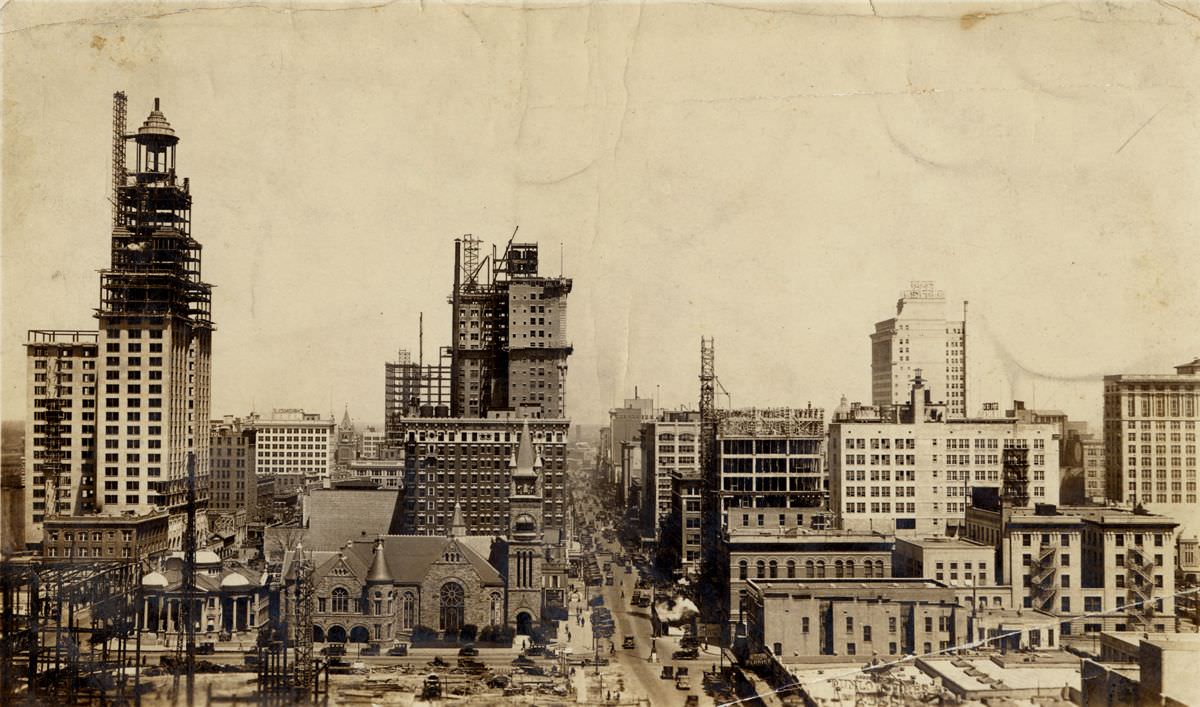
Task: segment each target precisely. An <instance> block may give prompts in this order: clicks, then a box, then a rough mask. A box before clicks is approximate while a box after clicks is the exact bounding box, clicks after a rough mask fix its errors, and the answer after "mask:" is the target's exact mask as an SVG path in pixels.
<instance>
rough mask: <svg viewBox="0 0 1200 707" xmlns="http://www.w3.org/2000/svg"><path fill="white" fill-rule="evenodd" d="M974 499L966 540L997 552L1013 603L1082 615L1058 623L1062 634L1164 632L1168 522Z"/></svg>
mask: <svg viewBox="0 0 1200 707" xmlns="http://www.w3.org/2000/svg"><path fill="white" fill-rule="evenodd" d="M980 498H981V497H977V498H976V502H977V503H976V505H974V506H972V507H971V509H970V510H969V511H968V514H967V528H966V531H965V535H966V537H967V538H969V539H973V540H978V541H982V542H993V543H995V544H996V545H997V546H998V547H999V548H1000V553H999V555H1000V573H1001V577H1000V579H1001V581H1002V582H1003V583H1005V584H1008V585H1010V586H1011V587H1012V590H1013V600H1014V602H1015V603H1016V605H1017V606H1019V607H1025V608H1033V609H1038V610H1040V611H1045V612H1048V613H1051V614H1054V615H1055V616H1059V617H1063V618H1066V619H1074V618H1077V617H1080V616H1082V617H1083V618H1082V619H1081V620H1078V621H1064V622H1063V625H1062V634H1063V635H1069V634H1072V633H1076V634H1077V633H1082V632H1088V633H1096V632H1099V631H1101V630H1114V629H1115V630H1118V631H1124V630H1139V631H1163V630H1166V629H1168V628H1170V627H1171V625H1172V622H1173V619H1172V618H1170V617H1171V616H1172V615H1173V614H1174V611H1175V603H1174V602H1175V600H1174V591H1175V528H1176V525H1177V524H1176V523H1175V522H1174V521H1173V520H1171V519H1169V518H1165V517H1163V516H1158V515H1153V514H1150V513H1145V512H1134V511H1130V510H1128V509H1121V508H1094V507H1090V506H1082V507H1055V506H1051V505H1047V504H1043V505H1039V506H1038V507H1037V508H1035V509H1033V510H1032V511H1030V510H1028V509H1012V510H1008V509H1003V508H1001V506H1000V505H999V504H996V503H990V502H989V503H983V502H980ZM1102 613H1103V615H1102V616H1101V615H1100V614H1102Z"/></svg>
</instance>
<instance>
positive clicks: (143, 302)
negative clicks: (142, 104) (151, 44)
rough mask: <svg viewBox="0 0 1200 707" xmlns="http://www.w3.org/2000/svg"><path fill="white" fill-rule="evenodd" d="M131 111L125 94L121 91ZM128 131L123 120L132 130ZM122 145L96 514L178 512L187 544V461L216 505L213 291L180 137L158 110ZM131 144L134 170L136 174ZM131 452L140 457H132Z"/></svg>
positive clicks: (109, 274) (105, 284)
mask: <svg viewBox="0 0 1200 707" xmlns="http://www.w3.org/2000/svg"><path fill="white" fill-rule="evenodd" d="M117 99H118V103H119V105H120V106H121V107H122V108H121V109H122V111H123V106H124V94H118V96H117ZM122 123H123V121H122ZM117 132H118V134H116V135H115V136H114V167H113V169H114V176H113V191H114V193H113V224H112V239H111V256H112V264H111V266H110V267H109V268H107V269H105V270H101V271H100V304H99V306H98V307H97V308H96V319H97V320H98V321H99V329H100V331H99V336H98V343H99V350H100V354H99V355H98V357H97V366H96V368H97V380H99V381H103V385H104V391H105V393H106V394H104V395H98V396H97V398H98V400H97V405H96V419H97V420H109V421H114V420H117V421H119V424H117V423H114V422H110V426H109V428H110V429H111V430H112V431H111V432H110V433H109V434H108V436H106V437H105V441H104V444H105V448H109V449H119V450H120V452H115V453H113V452H110V453H105V454H103V455H101V454H97V466H101V467H102V470H100V469H98V476H99V477H100V478H101V479H103V482H104V485H103V488H102V489H99V490H98V491H97V506H98V507H99V508H101V509H103V510H105V511H106V512H112V511H119V512H128V511H133V512H137V513H144V512H148V511H151V510H153V509H154V508H155V507H156V506H166V507H167V508H168V509H170V510H171V511H172V523H171V529H170V531H169V534H170V540H171V543H172V545H173V546H175V547H178V546H179V544H180V533H181V532H182V524H181V523H180V522H178V520H177V519H178V518H181V517H182V515H181V512H182V509H183V508H184V507H185V506H186V503H187V485H188V481H187V479H188V472H187V458H188V454H189V453H193V454H194V455H195V478H196V485H195V486H196V496H197V500H198V502H199V504H200V507H201V509H203V507H204V505H205V504H206V503H207V496H208V476H209V459H208V448H209V444H208V441H209V432H210V429H209V427H210V420H211V416H210V414H209V390H210V360H211V351H212V330H213V324H212V319H211V316H210V302H211V289H212V288H211V286H210V285H209V284H207V283H205V282H204V281H203V280H202V279H201V274H200V256H201V245H200V243H198V242H197V241H196V240H195V239H194V238H192V233H191V228H192V196H191V190H190V185H189V183H188V179H187V178H186V177H182V178H181V177H179V176H178V174H177V173H176V171H175V152H176V147H177V146H178V143H179V137H178V136H177V135H176V134H175V129H174V128H173V127H172V126H171V124H170V122H168V121H167V119H166V116H164V115H163V113H162V111H161V109H160V106H159V101H158V99H157V98H155V99H154V109H153V110H152V111H151V112H150V114H149V116H147V118H146V120H145V121H144V122H143V123H142V125H141V127H139V128H138V129H137V131H136V132H134V133H131V134H121V133H120V131H119V130H118V131H117ZM130 142H132V143H133V145H134V149H133V157H134V159H133V161H132V162H133V163H132V165H130V168H129V169H126V159H125V158H126V150H127V148H128V144H129V143H130ZM126 450H140V451H136V452H127V451H126Z"/></svg>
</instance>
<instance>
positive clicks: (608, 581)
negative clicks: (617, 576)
mask: <svg viewBox="0 0 1200 707" xmlns="http://www.w3.org/2000/svg"><path fill="white" fill-rule="evenodd" d="M612 583H613V576H612V575H611V574H610V575H607V576H605V578H604V584H605V585H607V586H610V587H611V586H612Z"/></svg>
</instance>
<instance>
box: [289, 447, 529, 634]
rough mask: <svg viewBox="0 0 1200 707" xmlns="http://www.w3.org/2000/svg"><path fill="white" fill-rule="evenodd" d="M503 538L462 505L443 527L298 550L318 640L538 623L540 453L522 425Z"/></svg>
mask: <svg viewBox="0 0 1200 707" xmlns="http://www.w3.org/2000/svg"><path fill="white" fill-rule="evenodd" d="M510 476H511V496H510V504H511V514H510V516H511V518H512V519H513V520H512V523H511V526H512V527H510V529H509V533H508V537H507V538H501V537H491V536H471V535H467V529H466V524H465V522H464V521H463V518H462V512H461V509H460V508H456V509H455V512H454V517H453V520H452V521H451V525H450V527H449V528H448V529H447V533H446V534H445V535H442V536H436V535H381V536H378V537H375V538H364V537H360V538H355V539H350V540H348V541H347V542H346V544H345V545H344V546H342V547H341V548H340V549H338V550H335V551H304V550H302V549H301V550H300V553H302V554H303V558H304V560H305V564H307V566H308V567H309V568H310V570H311V574H310V575H309V580H308V581H309V582H310V583H311V586H312V587H313V594H314V600H313V607H312V620H313V626H312V632H313V639H314V640H315V641H317V642H330V643H344V642H351V643H374V644H380V645H390V644H392V643H395V642H407V641H410V640H411V639H412V636H413V633H414V631H417V630H418V628H422V627H423V628H425V629H428V630H431V631H434V632H437V633H438V634H439V635H446V634H453V635H457V634H458V632H459V631H460V630H461V629H462V627H463V626H466V625H472V626H475V627H476V628H477V629H478V630H480V631H482V630H483V629H484V628H485V627H488V626H492V627H502V626H509V627H512V628H513V629H515V630H516V631H517V633H525V634H527V633H529V632H530V631H531V630H532V629H533V628H535V627H536V626H538V625H539V624H540V623H541V619H542V609H543V604H544V602H543V596H542V585H543V580H542V565H543V562H544V559H545V556H546V547H545V544H544V534H543V529H542V519H541V515H542V514H541V508H542V500H541V460H540V458H539V457H538V456H536V455H535V454H534V451H533V446H532V444H531V442H530V434H529V429H528V425H526V426H525V428H524V429H523V431H522V433H521V440H520V444H519V446H518V449H517V454H516V457H515V458H514V459H513V460H512V461H511V462H510ZM298 554H299V553H297V552H295V551H292V552H288V553H287V555H286V557H285V561H284V567H283V577H284V578H285V591H284V592H283V594H284V597H285V601H290V600H291V599H292V598H293V597H294V596H295V592H294V586H295V581H296V576H297V572H298V568H299V563H298V562H297V559H298Z"/></svg>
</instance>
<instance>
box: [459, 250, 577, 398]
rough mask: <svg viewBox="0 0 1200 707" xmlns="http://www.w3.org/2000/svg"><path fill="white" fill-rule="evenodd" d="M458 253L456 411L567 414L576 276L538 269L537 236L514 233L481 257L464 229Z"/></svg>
mask: <svg viewBox="0 0 1200 707" xmlns="http://www.w3.org/2000/svg"><path fill="white" fill-rule="evenodd" d="M489 260H490V267H489ZM454 261H455V262H454V289H453V290H452V292H451V295H450V304H451V306H452V313H451V322H452V326H453V330H452V339H451V342H450V359H451V360H450V367H451V368H450V375H451V383H450V389H451V407H450V414H451V416H453V417H468V418H483V417H487V416H488V414H489V413H491V412H492V411H499V410H515V411H517V412H518V414H520V415H522V416H525V417H533V418H546V419H552V420H561V419H564V418H565V417H566V376H567V357H568V356H570V355H571V351H572V347H571V344H570V342H569V341H568V340H567V296H568V295H569V294H570V292H571V280H570V279H569V278H564V277H561V276H560V277H550V276H546V275H540V274H539V273H538V244H537V243H514V242H511V241H510V242H509V243H508V244H507V246H506V247H505V249H504V252H503V254H497V253H496V252H495V251H493V253H492V256H491V257H490V259H488V258H485V259H484V260H483V261H482V262H481V261H480V259H479V241H478V240H477V239H474V238H472V237H470V236H467V237H465V238H461V239H458V240H456V241H455V252H454ZM489 275H490V277H489Z"/></svg>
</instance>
